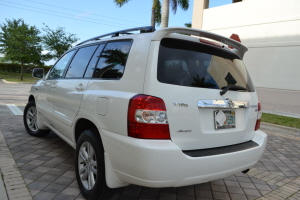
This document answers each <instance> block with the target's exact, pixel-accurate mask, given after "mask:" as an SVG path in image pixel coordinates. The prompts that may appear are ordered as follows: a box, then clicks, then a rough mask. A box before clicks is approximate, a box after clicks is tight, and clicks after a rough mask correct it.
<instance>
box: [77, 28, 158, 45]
mask: <svg viewBox="0 0 300 200" xmlns="http://www.w3.org/2000/svg"><path fill="white" fill-rule="evenodd" d="M130 31H140V33H151V32H154V31H155V27H153V26H142V27H137V28H131V29H125V30H121V31H116V32H112V33H107V34H104V35H99V36H97V37H93V38H91V39H88V40H85V41H83V42H80V43H79V44H77V45H76V46H78V45H81V44H84V43H86V42H89V41H93V40H99V39H100V38H103V37H107V36H110V35H111V37H118V36H119V35H120V34H128V35H129V34H132V33H129V32H130Z"/></svg>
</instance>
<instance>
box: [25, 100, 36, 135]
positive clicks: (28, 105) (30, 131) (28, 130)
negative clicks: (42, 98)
mask: <svg viewBox="0 0 300 200" xmlns="http://www.w3.org/2000/svg"><path fill="white" fill-rule="evenodd" d="M31 107H35V109H36V105H35V103H34V102H33V101H30V102H28V103H27V105H26V106H25V109H24V114H23V121H24V126H25V128H26V131H27V132H28V133H29V134H30V135H33V136H35V135H37V134H38V133H39V131H40V130H39V129H38V130H37V131H32V130H31V129H30V128H29V127H28V124H27V112H28V110H29V108H31Z"/></svg>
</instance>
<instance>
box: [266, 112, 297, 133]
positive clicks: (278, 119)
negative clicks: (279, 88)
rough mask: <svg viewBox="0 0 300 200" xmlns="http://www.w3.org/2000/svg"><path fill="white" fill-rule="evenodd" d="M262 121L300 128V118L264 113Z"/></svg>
mask: <svg viewBox="0 0 300 200" xmlns="http://www.w3.org/2000/svg"><path fill="white" fill-rule="evenodd" d="M261 121H263V122H267V123H271V124H278V125H282V126H288V127H293V128H299V129H300V119H298V118H293V117H285V116H281V115H274V114H269V113H263V114H262V118H261Z"/></svg>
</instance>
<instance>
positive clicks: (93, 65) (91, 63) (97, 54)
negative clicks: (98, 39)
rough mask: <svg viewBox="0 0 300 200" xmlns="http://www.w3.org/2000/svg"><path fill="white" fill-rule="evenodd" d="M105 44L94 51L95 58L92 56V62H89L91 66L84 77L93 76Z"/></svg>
mask: <svg viewBox="0 0 300 200" xmlns="http://www.w3.org/2000/svg"><path fill="white" fill-rule="evenodd" d="M104 46H105V44H100V46H99V47H98V49H97V50H96V52H95V53H94V55H93V58H92V60H91V62H90V63H89V66H88V68H87V70H86V72H85V75H84V78H91V77H92V76H93V72H94V70H95V67H96V64H97V61H98V59H99V57H100V55H101V52H102V50H103V47H104Z"/></svg>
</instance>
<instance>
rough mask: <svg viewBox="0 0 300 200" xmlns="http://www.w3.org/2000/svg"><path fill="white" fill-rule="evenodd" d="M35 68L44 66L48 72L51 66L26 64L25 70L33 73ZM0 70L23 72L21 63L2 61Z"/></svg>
mask: <svg viewBox="0 0 300 200" xmlns="http://www.w3.org/2000/svg"><path fill="white" fill-rule="evenodd" d="M34 68H43V69H44V70H45V73H47V72H48V71H49V70H50V68H51V66H34V65H24V72H25V73H31V72H32V70H33V69H34ZM0 71H3V72H14V73H19V72H21V65H20V64H14V63H0Z"/></svg>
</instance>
